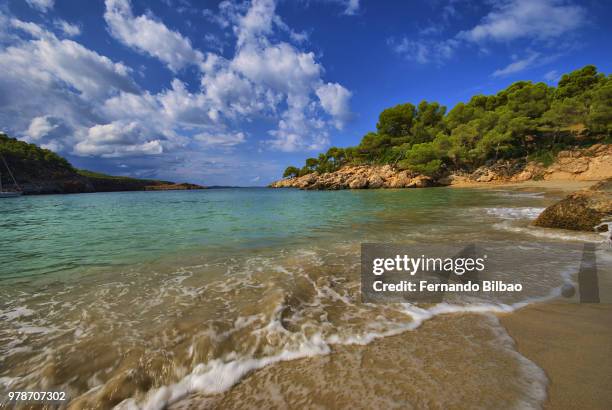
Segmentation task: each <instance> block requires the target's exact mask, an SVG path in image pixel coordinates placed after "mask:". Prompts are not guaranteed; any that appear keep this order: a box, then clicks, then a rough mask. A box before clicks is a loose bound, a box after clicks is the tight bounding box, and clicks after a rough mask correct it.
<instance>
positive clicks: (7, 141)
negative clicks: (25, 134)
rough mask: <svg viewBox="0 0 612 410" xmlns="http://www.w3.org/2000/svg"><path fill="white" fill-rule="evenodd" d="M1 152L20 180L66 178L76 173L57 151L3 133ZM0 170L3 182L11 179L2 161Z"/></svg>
mask: <svg viewBox="0 0 612 410" xmlns="http://www.w3.org/2000/svg"><path fill="white" fill-rule="evenodd" d="M0 154H2V156H3V157H4V159H5V160H6V162H7V164H8V166H9V168H10V169H11V171H12V172H13V174H14V175H15V178H17V181H18V182H29V181H34V180H39V179H44V178H46V179H59V178H66V177H70V176H72V175H74V174H75V173H76V170H75V169H74V168H73V167H72V165H70V163H69V162H68V161H66V159H65V158H62V157H60V156H59V155H57V154H56V153H55V152H53V151H49V150H48V149H44V148H40V147H38V146H37V145H35V144H28V143H26V142H23V141H19V140H17V139H15V138H11V137H9V136H8V135H6V134H2V133H0ZM0 172H2V182H4V183H8V182H9V181H10V179H9V176H8V174H7V172H6V169H5V167H4V164H2V163H0Z"/></svg>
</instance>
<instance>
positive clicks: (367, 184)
mask: <svg viewBox="0 0 612 410" xmlns="http://www.w3.org/2000/svg"><path fill="white" fill-rule="evenodd" d="M432 185H434V180H433V179H432V178H430V177H427V176H424V175H418V174H414V173H412V172H410V171H405V170H404V171H402V170H397V169H394V168H393V167H391V166H390V165H383V166H367V165H359V166H348V167H343V168H341V169H339V170H338V171H335V172H329V173H325V174H322V175H319V174H316V173H312V174H308V175H304V176H301V177H295V178H286V179H281V180H280V181H276V182H274V183H273V184H271V185H270V186H271V187H272V188H286V187H293V188H300V189H366V188H369V189H376V188H421V187H427V186H432Z"/></svg>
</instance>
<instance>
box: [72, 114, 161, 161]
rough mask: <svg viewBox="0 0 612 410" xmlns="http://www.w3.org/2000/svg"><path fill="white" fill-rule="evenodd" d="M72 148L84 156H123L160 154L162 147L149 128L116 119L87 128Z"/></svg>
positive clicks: (159, 140)
mask: <svg viewBox="0 0 612 410" xmlns="http://www.w3.org/2000/svg"><path fill="white" fill-rule="evenodd" d="M74 150H75V152H76V153H77V154H80V155H86V156H89V155H91V156H101V157H123V156H128V155H152V154H161V153H162V152H163V147H162V142H161V139H160V138H152V137H151V130H150V129H147V128H145V127H143V126H142V125H141V124H139V123H137V122H124V121H116V122H112V123H109V124H104V125H101V124H98V125H94V126H93V127H91V128H89V129H88V130H87V134H86V135H85V138H84V139H82V140H81V141H80V142H79V143H77V144H76V145H75V147H74Z"/></svg>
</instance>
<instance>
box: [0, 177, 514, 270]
mask: <svg viewBox="0 0 612 410" xmlns="http://www.w3.org/2000/svg"><path fill="white" fill-rule="evenodd" d="M499 201H500V199H499V198H498V197H495V195H492V194H490V193H485V192H483V191H480V192H479V191H471V190H449V189H428V190H403V191H402V190H397V191H341V192H325V191H318V192H305V191H299V190H289V189H283V190H272V189H265V188H252V189H219V190H203V191H166V192H117V193H96V194H77V195H49V196H24V197H21V198H14V199H4V200H2V201H0V215H2V218H1V219H0V249H2V252H0V279H7V278H18V277H26V276H33V277H34V276H41V275H53V274H54V273H61V272H64V273H65V272H70V271H74V270H83V269H88V268H95V267H104V266H110V265H116V264H126V263H131V262H138V261H146V260H152V259H156V258H159V257H163V255H171V254H175V253H176V252H178V251H198V250H206V249H208V250H211V249H216V250H219V251H220V252H229V253H231V252H234V251H235V252H241V250H242V249H245V248H246V249H248V248H257V247H274V246H291V245H299V244H300V243H303V242H309V241H310V242H311V241H317V240H323V239H324V238H328V239H330V238H333V237H336V238H338V237H344V238H347V237H348V238H351V239H358V238H360V237H363V238H364V239H366V238H367V237H368V235H369V234H374V233H376V231H377V230H380V229H379V228H378V227H377V223H384V222H385V221H386V220H393V222H392V225H395V226H396V228H397V227H398V225H397V224H406V225H410V226H419V225H424V224H425V222H429V223H434V224H435V222H436V221H435V218H436V216H437V217H438V218H441V219H444V220H445V223H446V224H447V225H453V223H455V224H457V223H458V222H460V221H455V222H453V220H452V219H448V218H446V215H444V213H445V212H446V213H447V214H452V213H453V212H454V210H457V209H461V208H466V207H471V206H486V205H487V203H493V202H495V203H499ZM514 205H516V200H514ZM440 213H442V214H443V215H440ZM392 228H393V227H392V226H390V227H388V229H392Z"/></svg>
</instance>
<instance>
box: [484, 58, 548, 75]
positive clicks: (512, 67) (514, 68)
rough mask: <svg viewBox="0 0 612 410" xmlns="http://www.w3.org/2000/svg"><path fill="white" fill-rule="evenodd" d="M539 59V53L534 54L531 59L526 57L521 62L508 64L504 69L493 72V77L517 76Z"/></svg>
mask: <svg viewBox="0 0 612 410" xmlns="http://www.w3.org/2000/svg"><path fill="white" fill-rule="evenodd" d="M539 58H540V54H539V53H533V54H531V55H530V56H529V57H526V58H523V59H520V60H516V61H514V62H512V63H510V64H508V65H507V66H506V67H504V68H500V69H498V70H495V72H493V77H505V76H507V75H510V74H516V73H518V72H521V71H524V70H526V69H528V68H530V67H532V66H533V65H534V64H535V63H536V62H537V60H538V59H539Z"/></svg>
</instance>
